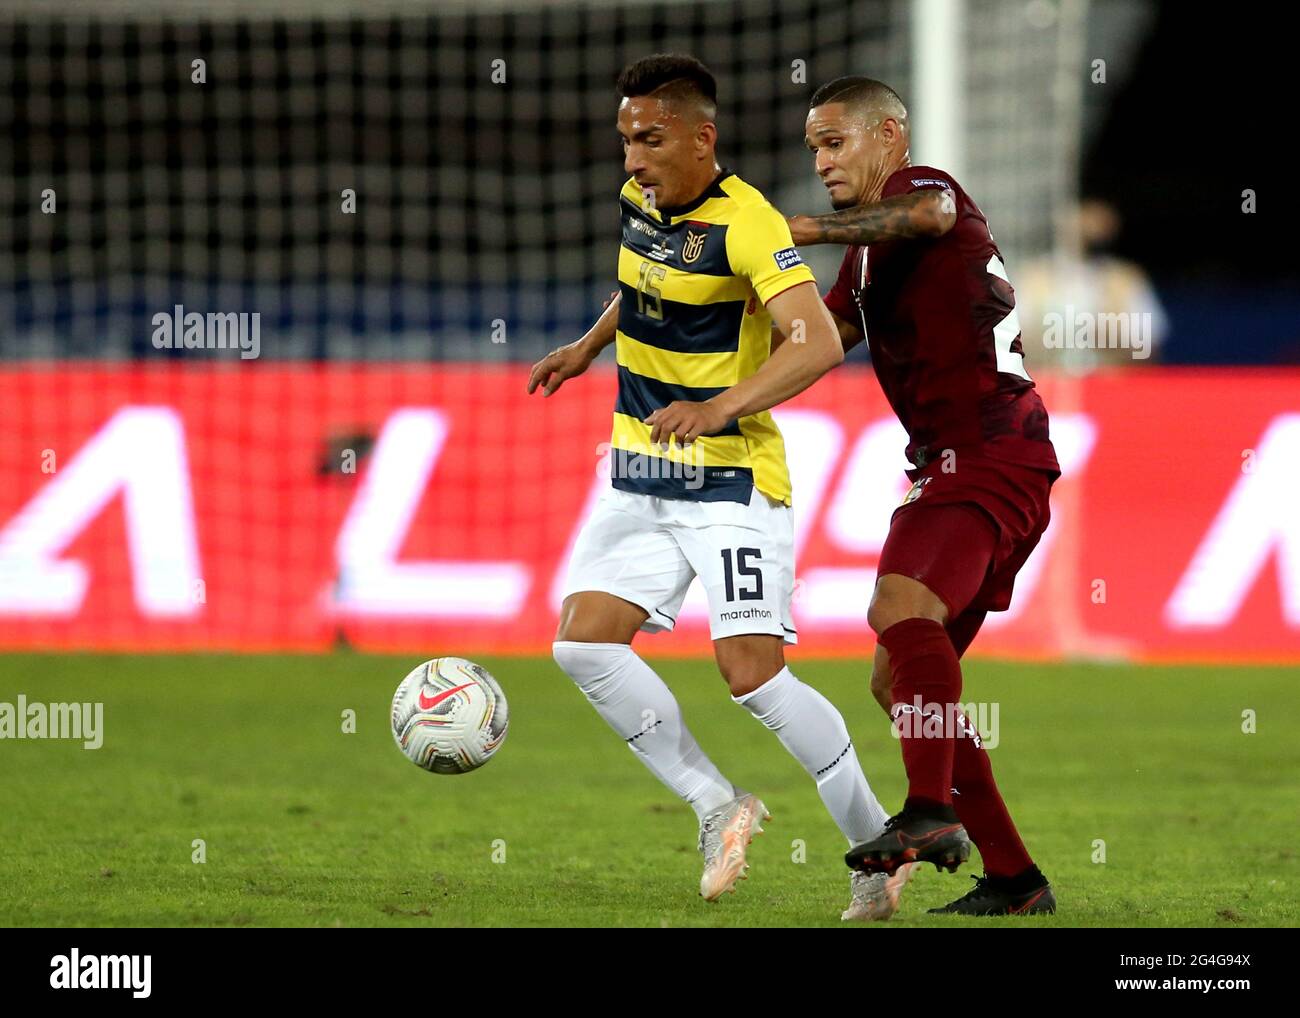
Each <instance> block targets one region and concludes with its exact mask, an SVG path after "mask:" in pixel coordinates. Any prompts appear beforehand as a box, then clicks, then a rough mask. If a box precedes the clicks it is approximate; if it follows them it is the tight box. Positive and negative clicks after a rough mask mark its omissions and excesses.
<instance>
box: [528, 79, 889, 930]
mask: <svg viewBox="0 0 1300 1018" xmlns="http://www.w3.org/2000/svg"><path fill="white" fill-rule="evenodd" d="M619 91H620V93H621V95H622V97H623V98H622V102H621V103H620V105H619V111H618V131H619V134H620V135H621V136H622V138H623V149H624V153H625V159H624V169H625V170H626V171H627V172H628V173H629V174H630V175H631V179H629V180H628V181H627V183H626V184H625V185H624V186H623V190H622V193H621V195H620V198H619V202H620V205H621V208H622V213H623V237H622V247H621V249H620V251H619V259H618V280H619V293H618V296H617V298H616V299H615V300H614V301H613V302H612V303H611V304H610V306H609V307H608V308H607V309H606V311H605V313H604V314H603V315H602V316H601V317H600V319H599V320H598V321H597V322H596V324H595V325H594V326H593V327H592V328H591V330H590V331H589V332H588V333H587V334H586V335H585V336H583V337H582V338H581V339H580V340H578V341H577V342H576V343H572V344H570V345H568V346H565V347H561V348H560V349H558V350H556V351H554V352H552V353H551V354H549V355H548V356H547V357H545V358H544V359H543V360H541V361H539V362H538V363H537V364H536V365H535V366H534V367H533V370H532V374H531V376H530V377H529V381H528V391H529V392H530V393H531V392H533V391H534V390H536V389H537V388H538V386H541V387H542V389H543V392H544V394H545V395H547V396H549V395H551V394H552V393H554V392H555V391H556V390H557V389H558V388H559V387H560V385H561V384H562V383H563V382H564V381H565V379H568V378H572V377H573V376H575V375H578V374H581V373H582V372H583V371H585V370H586V369H587V367H588V366H589V365H590V364H591V362H592V360H593V359H594V358H595V356H596V355H597V354H598V353H599V352H600V351H601V350H602V349H604V348H605V347H606V346H608V345H609V344H610V343H615V344H616V350H617V355H618V400H617V403H616V405H615V407H614V427H613V436H612V440H611V446H612V451H611V480H612V483H611V486H610V488H609V489H608V490H607V491H606V492H605V493H604V495H603V496H602V498H601V500H600V502H599V504H598V505H597V507H596V510H595V512H594V514H593V516H592V518H591V519H590V521H589V522H588V523H587V525H586V526H585V527H584V529H583V531H582V533H581V535H580V536H579V539H578V542H577V545H576V547H575V549H574V552H573V559H572V561H571V563H570V566H569V579H568V586H567V590H568V592H569V593H568V596H567V597H566V598H565V600H564V605H563V608H562V610H561V615H560V625H559V631H558V632H557V634H556V639H555V644H554V655H555V660H556V662H557V663H558V664H559V666H560V667H561V668H562V669H563V670H564V671H565V672H566V673H567V674H568V675H569V676H570V677H571V678H572V679H573V680H574V682H575V683H577V685H578V687H579V688H580V689H581V690H582V691H583V693H585V694H586V696H587V698H588V700H590V701H591V703H592V705H593V706H594V707H595V708H596V710H597V711H598V712H599V713H600V715H601V716H602V717H604V718H605V720H606V721H607V722H608V723H609V724H610V726H611V727H613V729H614V730H615V731H616V732H618V734H619V735H620V736H621V737H622V738H623V739H625V740H626V742H627V744H628V746H629V747H630V748H631V749H632V751H633V752H634V753H635V754H636V755H637V756H639V757H640V758H641V760H642V761H643V762H644V763H645V765H646V766H647V767H649V768H650V770H651V771H652V772H653V773H654V774H655V776H656V777H658V778H659V780H660V781H662V782H663V783H664V784H665V785H666V786H668V788H670V789H671V790H672V791H673V792H675V793H676V794H677V795H678V796H680V797H681V798H682V799H683V800H684V801H686V802H687V803H689V804H690V805H691V806H692V807H693V808H694V810H695V812H696V814H697V816H698V818H699V821H700V841H699V847H700V851H701V852H702V853H703V854H704V861H705V865H704V875H703V877H702V878H701V881H700V893H701V894H702V895H703V896H704V897H705V898H706V899H707V900H709V901H716V900H717V899H718V898H719V897H721V896H722V894H724V893H725V892H727V891H730V890H733V889H734V888H735V884H736V881H737V880H738V879H740V878H741V877H743V876H744V875H745V870H746V869H747V863H746V861H745V851H746V847H747V845H748V844H749V841H750V839H751V838H752V837H753V835H754V834H755V833H758V832H760V830H761V828H760V827H759V822H760V821H761V820H763V819H765V818H767V816H768V813H767V810H766V807H765V806H764V805H763V803H762V802H761V801H760V800H759V799H758V798H757V797H756V796H754V795H752V794H750V793H748V792H746V791H743V790H742V789H739V788H736V787H735V786H733V785H732V783H731V782H730V781H728V780H727V779H726V778H725V777H723V775H722V774H721V772H720V771H719V770H718V768H717V767H716V766H714V764H713V763H712V761H710V760H709V758H708V757H707V756H706V755H705V753H704V751H703V750H702V749H701V748H700V746H699V744H698V743H696V741H695V738H694V737H693V736H692V735H691V732H690V730H689V729H688V728H687V727H686V724H685V722H684V721H683V719H682V714H681V710H680V708H679V707H678V705H677V702H676V700H675V699H674V698H673V695H672V693H671V692H670V691H669V689H668V687H667V686H666V685H664V683H663V680H662V679H660V678H659V676H658V675H656V674H655V672H654V671H653V670H652V669H651V668H650V667H649V666H648V665H647V664H646V663H645V662H644V661H643V660H641V658H640V657H638V656H637V654H636V653H635V652H634V651H633V650H632V646H631V644H632V638H633V637H634V636H635V635H636V633H637V632H638V631H639V630H646V631H648V632H655V631H663V630H671V629H672V628H673V625H674V622H675V619H676V615H677V613H678V611H679V609H680V608H681V605H682V600H683V598H684V597H685V595H686V590H687V587H688V586H689V585H690V582H691V580H692V579H693V578H694V577H696V576H699V578H700V580H701V582H702V584H703V586H704V588H705V591H706V593H707V595H708V602H709V614H710V634H711V636H712V638H713V645H714V648H715V653H716V656H717V662H718V668H719V670H720V671H721V672H722V676H723V678H724V679H725V680H726V682H727V684H728V686H729V687H730V689H731V694H732V697H733V699H734V700H735V701H736V702H737V703H739V704H742V705H743V706H744V707H746V708H747V709H748V710H750V711H751V712H752V713H753V714H754V716H755V717H757V718H758V720H759V721H761V722H762V723H763V724H764V725H765V726H767V727H768V728H769V729H771V730H773V731H774V732H775V733H776V735H777V737H778V738H779V739H780V741H781V742H782V744H783V745H785V747H786V748H787V749H788V750H789V751H790V753H791V754H792V755H793V756H794V757H795V758H796V759H797V760H798V761H799V762H800V763H801V764H802V765H803V766H804V767H805V768H806V769H807V770H808V773H809V774H810V775H812V776H813V778H814V780H815V781H816V782H817V789H818V792H819V793H820V795H821V798H822V800H823V802H824V803H825V805H826V807H827V809H828V810H829V811H830V813H831V816H832V817H833V818H834V819H835V822H836V824H837V825H838V826H839V828H840V830H841V831H842V832H843V833H844V836H845V837H846V838H847V839H848V841H849V843H850V845H856V844H860V843H862V842H864V841H868V840H870V839H871V838H872V837H875V836H876V835H877V834H878V833H879V832H880V831H881V830H882V829H883V827H884V822H885V820H886V819H887V817H886V814H885V812H884V810H883V809H882V808H881V806H880V803H879V802H878V801H877V800H876V797H875V796H874V795H873V794H872V792H871V789H870V787H869V786H868V784H867V780H866V777H865V776H864V774H863V772H862V767H861V766H860V764H859V763H858V760H857V756H856V754H855V753H854V751H853V744H852V741H851V740H850V738H849V733H848V729H847V728H846V727H845V724H844V719H843V718H842V717H841V716H840V713H839V711H838V710H836V708H835V707H834V706H833V705H832V704H831V703H830V701H828V700H827V699H826V698H825V697H823V696H822V695H821V694H820V693H818V692H817V691H816V690H814V689H813V688H812V687H810V686H807V685H805V684H804V683H802V682H800V681H799V680H798V679H797V678H796V677H795V676H794V674H793V673H792V672H791V671H790V669H789V668H788V667H787V666H786V663H785V656H784V650H783V647H784V644H786V643H794V642H795V640H796V634H795V629H794V624H793V620H792V618H791V615H790V597H791V593H792V590H793V586H794V526H793V519H792V515H791V514H792V508H791V490H790V476H789V471H788V470H787V468H786V462H785V446H784V443H783V442H782V439H781V433H780V431H778V430H777V427H776V424H775V423H774V422H773V420H772V417H771V415H770V414H769V413H768V409H769V408H770V407H772V406H775V405H776V404H778V403H780V402H782V401H783V400H786V399H788V398H790V397H791V396H794V395H795V394H796V393H799V392H801V391H803V390H804V389H806V388H807V387H808V386H809V385H811V384H812V383H813V382H815V381H816V380H817V379H818V378H820V377H821V376H822V375H823V374H825V373H826V372H827V371H829V370H830V369H831V368H833V367H835V366H836V365H837V364H839V363H840V361H841V360H842V359H843V356H844V354H843V347H842V345H841V341H840V337H839V334H838V332H837V331H836V328H835V325H834V323H833V321H832V319H831V317H830V315H829V314H828V313H827V311H826V308H825V305H824V304H823V302H822V299H821V296H820V295H819V293H818V290H817V283H816V280H814V278H813V275H812V273H811V272H810V271H809V270H808V268H807V267H806V266H805V265H804V264H803V262H802V260H801V259H800V257H799V253H798V251H797V250H795V248H794V245H793V243H792V241H791V239H790V230H789V227H788V226H787V224H786V221H785V219H784V218H783V217H782V216H781V214H780V213H779V212H777V211H776V209H774V208H773V207H772V206H771V205H770V204H768V202H767V201H766V200H765V199H764V198H763V196H762V194H760V193H759V192H758V191H757V190H756V189H755V188H753V187H751V186H750V185H749V184H746V183H745V182H744V181H743V180H741V179H740V178H739V177H737V176H736V175H735V174H734V173H730V172H728V171H727V170H725V169H720V168H719V166H718V163H717V161H716V158H715V155H714V146H715V143H716V141H717V128H716V126H715V124H714V118H715V116H716V102H717V87H716V85H715V83H714V80H713V76H712V75H711V74H710V73H709V71H708V69H707V68H706V67H705V66H704V65H703V64H701V63H700V62H699V61H698V60H696V59H694V58H692V57H686V56H677V55H657V56H652V57H647V58H645V59H643V60H639V61H637V62H636V63H633V64H631V65H629V66H628V67H627V68H626V69H625V70H624V71H623V73H622V75H621V76H620V78H619ZM773 326H775V328H776V329H777V330H779V331H780V333H781V334H782V335H783V336H785V337H787V338H789V339H791V340H793V342H784V343H780V344H779V345H778V346H777V347H776V350H775V352H773V350H772V346H773V343H772V340H773ZM908 875H909V873H908V871H907V870H900V871H898V872H896V873H894V874H888V875H887V874H883V873H880V874H871V875H867V874H854V875H853V877H852V881H853V884H852V888H853V901H852V903H851V905H850V907H849V909H848V910H847V911H846V912H845V914H844V918H846V919H847V918H854V919H858V918H862V919H865V918H887V917H888V916H889V915H891V914H892V913H893V911H894V910H895V908H896V907H897V904H898V897H899V893H900V891H901V888H902V886H903V884H904V883H905V882H906V880H907V877H908Z"/></svg>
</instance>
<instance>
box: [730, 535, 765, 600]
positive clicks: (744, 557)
mask: <svg viewBox="0 0 1300 1018" xmlns="http://www.w3.org/2000/svg"><path fill="white" fill-rule="evenodd" d="M762 557H763V553H762V551H760V550H759V549H758V548H736V549H735V564H734V567H733V564H732V549H731V548H723V549H722V579H723V583H724V585H725V587H726V596H727V600H728V601H738V600H739V601H761V600H763V571H762V570H761V569H760V568H759V567H758V566H756V565H754V564H753V560H755V559H762ZM737 579H739V580H740V586H739V589H737V584H736V581H737ZM751 580H752V581H753V582H752V583H747V581H751Z"/></svg>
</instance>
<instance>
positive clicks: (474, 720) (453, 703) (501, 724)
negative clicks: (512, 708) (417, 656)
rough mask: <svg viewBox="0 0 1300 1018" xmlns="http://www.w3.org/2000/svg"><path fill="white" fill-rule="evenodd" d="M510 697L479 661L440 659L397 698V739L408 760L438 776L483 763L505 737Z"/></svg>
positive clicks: (419, 671)
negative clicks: (508, 698)
mask: <svg viewBox="0 0 1300 1018" xmlns="http://www.w3.org/2000/svg"><path fill="white" fill-rule="evenodd" d="M506 725H507V709H506V695H505V693H503V692H501V687H500V686H499V685H497V680H496V679H494V678H493V677H492V676H491V675H490V674H489V673H488V671H487V669H486V668H483V667H482V666H481V665H476V664H474V662H472V661H466V660H465V659H464V658H459V657H436V658H434V659H433V660H432V661H426V662H424V664H422V665H420V666H419V667H417V668H416V669H415V670H414V671H412V672H411V674H410V675H408V676H407V677H406V678H404V679H403V680H402V684H401V685H400V686H398V687H397V693H396V694H395V695H394V696H393V738H394V739H396V740H397V748H398V749H400V750H401V751H402V752H403V753H405V754H406V758H407V759H408V760H410V761H411V762H412V763H414V764H418V765H419V766H420V767H423V768H424V769H425V770H426V771H433V773H435V774H465V773H467V772H468V771H472V770H475V769H477V768H479V767H482V766H483V765H484V764H485V763H487V762H488V760H490V759H491V757H492V754H493V753H495V752H496V751H497V750H498V749H500V748H501V743H503V742H504V741H505V738H506Z"/></svg>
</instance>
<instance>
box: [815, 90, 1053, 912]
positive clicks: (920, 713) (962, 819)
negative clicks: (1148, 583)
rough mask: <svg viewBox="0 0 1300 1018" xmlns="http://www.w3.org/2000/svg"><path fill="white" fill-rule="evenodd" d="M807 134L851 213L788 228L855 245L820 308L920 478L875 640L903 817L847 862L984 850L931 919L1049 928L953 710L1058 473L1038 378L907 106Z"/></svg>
mask: <svg viewBox="0 0 1300 1018" xmlns="http://www.w3.org/2000/svg"><path fill="white" fill-rule="evenodd" d="M805 128H806V137H805V141H806V143H807V145H808V147H809V148H810V149H811V150H812V152H813V153H814V155H815V157H816V172H817V174H818V176H819V177H821V179H822V181H823V183H824V184H825V186H826V188H827V190H828V191H829V193H830V199H831V204H832V205H833V206H834V207H835V208H836V209H837V210H838V211H836V212H833V213H830V214H828V215H823V216H814V217H809V216H795V217H793V218H792V219H791V220H790V226H791V232H792V235H793V239H794V242H795V244H796V245H804V244H847V245H849V247H848V250H847V251H846V252H845V255H844V261H843V263H842V265H841V267H840V272H839V278H838V279H837V280H836V282H835V285H834V287H832V289H831V291H830V292H829V293H828V294H827V295H826V297H825V301H826V306H827V307H828V308H829V309H830V311H831V313H832V315H833V316H834V319H835V323H836V325H837V327H838V328H839V331H840V337H841V339H842V341H843V343H844V346H845V349H848V348H850V347H852V346H854V345H856V344H857V343H860V342H861V341H862V340H863V339H864V338H865V339H866V341H867V345H868V347H869V349H870V351H871V360H872V364H873V365H874V367H875V371H876V376H877V378H878V379H879V380H880V386H881V388H882V389H883V390H884V393H885V396H886V397H887V398H888V400H889V403H890V406H892V407H893V409H894V412H895V413H896V414H897V415H898V418H899V420H900V421H901V422H902V424H903V426H904V427H905V428H906V429H907V433H908V438H909V443H908V446H907V457H908V459H909V461H910V462H911V463H912V464H913V465H914V469H911V470H909V471H907V476H908V478H909V479H910V480H912V481H913V484H912V488H911V490H910V491H909V492H908V493H907V497H906V498H905V499H904V500H903V504H902V505H901V506H899V508H898V509H897V510H895V512H894V515H893V519H892V521H891V523H890V528H889V536H888V537H887V539H886V541H885V545H884V547H883V548H882V550H881V553H880V564H879V568H878V573H877V578H876V586H875V590H874V592H873V594H872V599H871V605H870V608H869V609H868V613H867V621H868V623H869V624H870V626H871V628H872V629H873V630H875V632H876V634H877V636H878V641H877V647H876V656H875V661H874V666H873V669H872V678H871V689H872V692H873V694H874V695H875V697H876V699H877V700H878V701H879V702H880V705H881V706H882V707H884V708H885V710H886V711H887V712H888V713H889V715H890V718H891V719H892V720H893V723H894V726H895V729H896V730H897V731H898V733H899V735H900V742H901V745H902V751H903V763H904V766H905V767H906V769H907V778H908V795H907V801H906V802H905V803H904V805H903V809H902V812H900V813H899V814H898V815H897V816H894V817H892V818H891V819H890V821H889V823H888V825H887V827H886V830H885V831H884V833H883V834H881V835H880V836H879V837H877V838H875V839H873V840H871V841H868V842H865V843H863V844H861V845H857V846H855V847H854V848H852V849H850V850H849V853H848V854H847V855H846V856H845V861H846V862H848V864H849V865H850V866H851V867H853V868H854V869H858V870H861V871H866V872H878V871H883V872H893V871H894V870H895V869H896V868H897V867H898V866H900V865H903V864H905V863H909V862H915V861H922V862H933V863H934V864H935V866H936V867H942V868H945V869H948V870H949V871H952V870H955V869H956V868H957V866H958V865H960V864H961V863H962V862H964V861H965V860H966V858H967V857H968V856H969V854H970V841H971V840H973V841H974V842H975V844H976V845H977V846H978V847H979V850H980V854H981V855H982V857H983V860H984V869H985V875H984V876H983V877H979V878H976V885H975V888H974V889H973V890H972V891H971V892H970V893H969V894H967V895H965V896H964V897H962V898H959V899H958V900H956V901H954V902H952V903H950V904H949V905H947V906H945V907H944V908H942V909H932V911H936V912H960V913H965V914H973V915H999V914H1020V913H1027V912H1053V911H1055V909H1056V900H1055V897H1054V896H1053V894H1052V889H1051V886H1050V885H1049V884H1048V882H1047V880H1046V878H1045V877H1044V876H1043V874H1042V873H1041V872H1040V871H1039V869H1038V867H1037V866H1035V865H1034V862H1033V860H1032V859H1031V858H1030V857H1029V853H1028V852H1027V851H1026V850H1025V846H1024V844H1023V843H1022V841H1021V840H1020V835H1019V834H1018V833H1017V831H1016V828H1015V825H1014V824H1013V823H1012V821H1011V817H1010V815H1009V813H1008V812H1007V808H1006V805H1005V804H1004V803H1003V801H1002V797H1001V795H1000V794H999V793H998V789H997V786H996V784H995V783H994V781H993V772H992V770H991V769H990V766H989V758H988V753H987V752H986V751H985V749H984V748H983V746H982V745H981V742H980V739H979V736H978V733H977V732H976V731H975V726H974V725H973V724H972V723H971V722H970V721H969V719H968V718H966V717H965V715H964V714H962V713H961V711H960V708H959V707H958V706H957V705H958V703H959V697H960V695H961V692H962V677H961V666H960V664H959V663H958V660H959V658H960V657H961V655H962V653H963V652H964V651H965V650H966V648H967V647H968V646H969V645H970V642H971V640H972V639H974V637H975V634H976V633H977V632H978V631H979V628H980V625H981V623H982V622H983V621H984V616H985V613H987V612H989V611H1005V610H1006V609H1007V607H1008V606H1009V605H1010V602H1011V587H1012V583H1013V581H1014V579H1015V576H1016V573H1017V571H1018V570H1019V569H1020V567H1021V566H1022V565H1024V563H1025V560H1026V559H1027V558H1028V557H1029V554H1030V552H1032V551H1033V549H1034V547H1035V546H1036V545H1037V543H1038V540H1039V538H1040V537H1041V536H1042V533H1043V530H1044V529H1045V528H1046V526H1047V522H1048V518H1049V512H1048V504H1047V501H1048V492H1049V490H1050V489H1051V486H1052V482H1053V481H1055V479H1056V478H1057V477H1058V476H1060V468H1059V466H1058V465H1057V461H1056V454H1055V451H1054V450H1053V448H1052V443H1051V440H1050V439H1049V438H1048V429H1047V411H1046V410H1045V409H1044V407H1043V401H1042V400H1041V399H1040V398H1039V396H1038V393H1037V392H1036V391H1035V389H1034V383H1033V382H1032V381H1031V380H1030V377H1029V375H1028V374H1027V373H1026V371H1025V367H1024V357H1023V350H1022V349H1021V343H1020V325H1019V322H1018V321H1017V318H1016V306H1015V294H1014V292H1013V291H1012V288H1011V284H1010V283H1009V282H1008V279H1007V272H1006V268H1005V267H1004V266H1003V264H1002V257H1001V255H1000V254H999V252H998V248H997V245H996V244H994V242H993V237H992V235H991V234H990V232H989V227H988V222H987V221H986V220H985V218H984V214H983V213H982V212H980V210H979V208H978V207H977V206H976V205H975V203H974V202H973V201H972V200H971V199H970V197H969V196H968V195H967V194H966V192H965V191H964V190H962V187H961V185H960V184H958V183H957V182H956V181H955V180H953V178H952V177H951V176H950V175H949V174H947V173H945V172H944V171H943V170H939V169H936V168H934V167H930V166H912V165H911V163H910V159H909V155H908V136H909V131H908V119H907V109H906V108H905V107H904V105H903V103H902V101H901V100H900V99H899V97H898V95H897V94H896V93H895V92H894V91H893V89H891V88H889V86H887V85H885V84H883V83H881V82H879V81H875V80H873V79H871V78H865V77H856V76H854V77H844V78H838V79H836V80H835V81H832V82H830V83H829V84H827V85H824V86H823V87H822V88H820V89H818V91H817V92H816V94H814V96H813V98H812V102H811V103H810V109H809V113H808V118H807V122H806V125H805ZM968 835H969V837H968Z"/></svg>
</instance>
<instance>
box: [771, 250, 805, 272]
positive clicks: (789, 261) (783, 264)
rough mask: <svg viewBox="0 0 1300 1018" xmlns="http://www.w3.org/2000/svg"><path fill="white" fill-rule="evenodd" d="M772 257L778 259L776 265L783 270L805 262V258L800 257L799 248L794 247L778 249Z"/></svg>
mask: <svg viewBox="0 0 1300 1018" xmlns="http://www.w3.org/2000/svg"><path fill="white" fill-rule="evenodd" d="M772 257H773V258H775V259H776V267H777V268H778V269H780V270H781V271H782V272H784V271H785V270H786V269H790V268H794V266H796V265H802V264H803V258H802V257H800V255H799V252H798V250H797V249H795V248H793V247H787V248H786V249H785V250H784V251H777V252H776V253H775V254H774V255H772Z"/></svg>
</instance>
